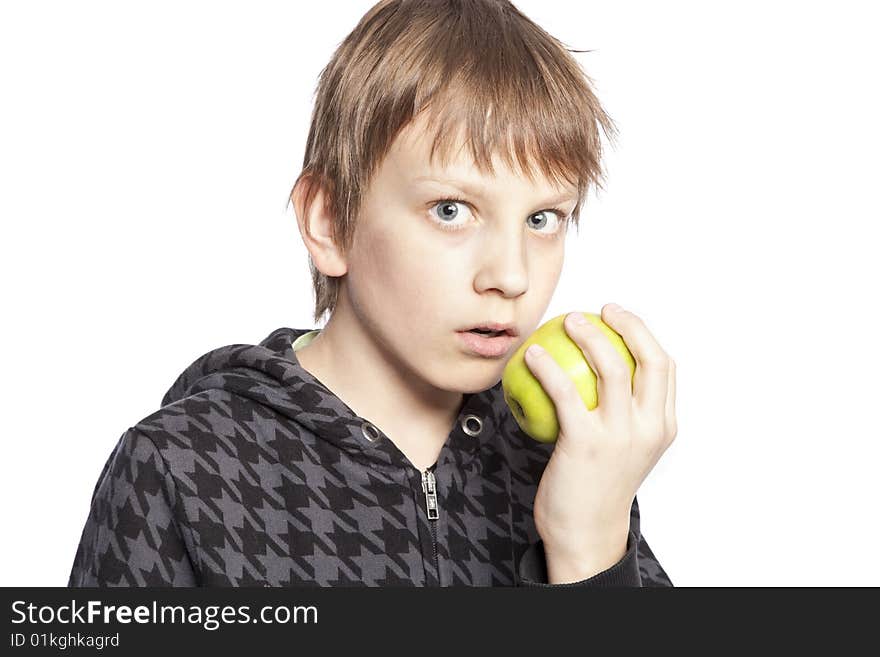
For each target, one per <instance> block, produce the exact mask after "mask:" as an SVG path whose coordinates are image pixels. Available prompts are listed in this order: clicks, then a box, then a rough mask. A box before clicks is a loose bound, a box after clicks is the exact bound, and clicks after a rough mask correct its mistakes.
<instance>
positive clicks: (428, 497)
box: [422, 470, 440, 520]
mask: <svg viewBox="0 0 880 657" xmlns="http://www.w3.org/2000/svg"><path fill="white" fill-rule="evenodd" d="M422 490H423V491H425V508H427V510H428V520H437V518H439V517H440V512H439V511H438V510H437V481H436V480H435V479H434V473H433V472H431V471H430V470H425V471H424V472H423V473H422Z"/></svg>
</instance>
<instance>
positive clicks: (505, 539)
mask: <svg viewBox="0 0 880 657" xmlns="http://www.w3.org/2000/svg"><path fill="white" fill-rule="evenodd" d="M599 127H601V128H602V129H603V130H605V131H606V134H607V133H608V132H609V131H613V124H612V123H611V121H610V119H609V118H608V117H607V116H606V115H605V113H604V112H603V110H602V108H601V106H600V105H599V103H598V101H597V100H596V98H595V96H594V95H593V93H592V92H591V90H590V87H589V85H588V83H587V79H586V77H585V76H583V74H582V73H581V72H580V69H579V67H578V65H577V64H576V62H575V61H574V60H573V59H572V58H571V57H570V55H569V54H568V52H567V51H566V50H565V49H564V48H563V47H561V46H560V45H559V42H557V41H556V40H555V39H553V38H552V37H550V36H549V35H547V34H546V33H545V32H544V31H543V30H541V29H540V28H539V27H537V26H536V25H534V24H533V23H532V22H531V21H529V20H528V19H527V18H526V17H525V16H523V15H522V14H520V13H519V12H518V11H517V10H516V8H515V7H514V6H513V5H511V4H510V3H509V2H506V1H503V0H383V1H382V2H379V3H378V4H377V5H375V6H374V7H373V8H372V9H371V10H370V11H369V12H368V13H367V14H366V15H365V16H364V17H363V18H362V20H361V21H360V23H359V24H358V25H357V27H356V28H355V29H354V31H353V32H352V33H351V34H350V35H349V36H348V37H347V38H346V39H345V41H344V42H343V43H342V44H341V45H340V47H339V49H338V50H337V52H336V53H335V55H334V57H333V58H332V60H331V62H330V63H329V65H328V66H327V67H326V69H325V70H324V71H323V73H322V76H321V80H320V83H319V89H318V93H317V97H316V103H315V109H314V114H313V117H312V125H311V130H310V134H309V138H308V142H307V146H306V156H305V162H304V167H303V171H302V173H301V174H300V176H299V178H298V180H297V182H296V184H295V186H294V188H293V190H292V192H291V199H292V201H293V203H294V206H295V211H296V216H297V221H298V224H299V228H300V232H301V235H302V237H303V240H304V241H305V244H306V246H307V248H308V251H309V254H310V267H311V272H312V278H313V284H314V288H315V297H316V308H315V321H316V322H317V321H319V319H320V318H321V317H322V316H323V315H324V314H325V313H328V312H329V313H330V318H329V320H328V322H327V324H326V326H325V327H324V328H323V329H319V330H307V329H290V328H279V329H277V330H275V331H273V332H272V333H271V334H270V335H269V336H268V337H266V338H265V339H264V340H263V341H262V342H260V343H259V344H258V345H243V344H237V345H230V346H226V347H221V348H219V349H215V350H213V351H210V352H208V353H206V354H204V355H203V356H201V357H200V358H199V359H197V360H196V361H195V362H193V363H192V364H191V365H190V366H189V367H187V368H186V369H185V370H184V371H183V373H182V374H181V375H180V376H179V378H178V379H177V380H176V381H175V383H174V384H173V385H172V387H171V389H170V390H169V391H168V392H167V394H166V395H165V397H164V398H163V400H162V407H161V408H160V409H159V410H158V411H156V412H155V413H153V414H152V415H149V416H148V417H146V418H144V419H143V420H141V421H140V422H139V423H138V424H136V425H135V426H134V427H131V428H129V429H128V430H127V431H126V432H125V433H124V434H123V436H122V437H121V439H120V441H119V443H118V444H117V446H116V449H115V451H114V452H113V454H112V455H111V456H110V458H109V459H108V461H107V463H106V465H105V466H104V470H103V472H102V473H101V476H100V478H99V481H98V484H97V486H96V488H95V491H94V495H93V498H92V506H91V511H90V514H89V517H88V520H87V522H86V526H85V529H84V530H83V534H82V540H81V542H80V545H79V549H78V551H77V554H76V558H75V562H74V564H73V569H72V572H71V575H70V581H69V585H71V586H82V585H92V586H94V585H99V586H144V585H147V586H149V585H173V586H230V585H232V586H242V585H256V586H303V585H318V586H335V585H367V586H381V585H417V586H424V585H428V586H436V585H440V586H448V585H461V584H464V585H478V586H553V585H586V586H602V585H625V586H672V583H671V581H670V580H669V578H668V576H667V575H666V573H665V572H664V570H663V568H662V567H661V566H660V564H659V563H658V561H657V559H656V558H655V557H654V555H653V554H652V552H651V550H650V548H649V547H648V544H647V542H646V541H645V538H644V536H642V535H641V532H640V528H639V524H640V523H639V511H638V503H637V500H636V498H635V492H636V490H637V488H638V485H639V484H640V483H641V481H642V480H643V479H644V477H645V476H647V474H648V472H649V471H650V470H651V468H652V467H653V465H654V464H655V463H656V461H657V459H659V457H660V455H661V454H662V452H663V451H664V450H665V448H666V447H668V444H669V443H670V442H671V440H672V438H673V437H674V434H675V417H674V367H673V364H672V362H671V360H670V359H669V358H668V357H667V356H666V355H665V353H664V352H663V351H662V350H661V349H660V348H659V346H658V345H657V344H656V342H655V341H654V340H653V338H652V337H651V336H650V334H649V333H648V332H647V330H646V329H645V328H644V325H643V324H642V323H641V321H640V320H639V319H638V318H637V317H635V316H634V315H632V314H629V313H626V312H619V313H613V312H611V310H610V308H609V307H607V306H606V307H605V309H604V310H603V319H604V320H605V321H606V322H607V323H609V324H610V325H611V326H612V327H613V328H614V329H615V330H616V331H618V332H619V333H620V334H621V335H622V336H623V338H624V340H626V342H627V345H628V346H629V347H630V349H631V351H633V354H634V356H635V357H636V359H637V361H638V364H639V369H638V370H637V372H636V378H635V385H634V388H632V389H631V387H630V380H629V372H628V370H626V369H625V366H624V365H623V362H622V360H620V359H619V358H618V357H617V356H616V354H615V352H614V351H613V348H612V347H610V344H608V343H607V341H605V340H604V338H601V337H600V338H599V340H596V335H595V334H592V333H590V332H589V331H588V330H587V329H588V328H589V327H576V326H575V325H573V324H567V325H566V330H567V331H568V332H569V334H570V335H571V337H572V339H573V340H575V341H576V342H577V343H578V344H579V345H581V346H582V348H583V350H584V353H585V356H586V357H587V359H588V361H589V362H590V364H591V367H592V368H593V370H594V371H596V372H597V374H598V377H599V398H600V406H599V407H597V408H596V409H595V410H594V411H587V409H586V407H585V406H584V405H583V403H582V402H581V401H580V398H579V397H577V395H573V396H572V395H571V391H572V389H573V388H572V387H571V386H570V381H569V380H568V379H567V377H566V375H565V374H564V373H563V371H562V370H561V369H560V368H559V367H558V366H557V365H555V363H554V362H552V359H550V358H546V357H541V356H538V357H537V358H532V357H531V355H530V356H529V358H528V360H527V363H528V366H529V367H530V369H531V370H532V372H533V373H534V374H535V376H536V377H537V378H538V379H539V381H540V382H541V384H542V386H543V387H544V388H545V390H547V392H548V394H549V395H550V396H551V398H552V399H553V401H554V404H555V405H556V408H557V414H558V416H559V420H560V426H561V431H560V435H559V439H558V440H557V442H556V443H555V444H552V445H547V444H541V443H537V442H536V441H534V440H532V439H531V438H529V437H528V436H527V435H525V434H524V433H523V432H522V431H521V430H520V429H519V427H518V426H517V424H516V422H515V420H514V419H513V417H512V415H511V414H510V412H509V409H508V408H507V406H506V404H505V402H504V399H503V394H502V390H501V385H500V378H501V373H502V371H503V368H504V365H505V363H506V362H507V359H509V357H510V356H511V355H512V354H513V352H514V351H516V348H517V347H518V346H519V345H520V344H522V342H523V341H524V340H525V339H526V338H527V337H528V336H529V334H530V333H531V332H532V331H534V329H535V328H537V326H538V325H539V323H540V320H541V318H542V316H543V314H544V312H545V311H546V308H547V306H548V304H549V301H550V298H551V295H552V293H553V290H554V288H555V286H556V283H557V281H558V278H559V274H560V271H561V268H562V260H563V255H564V241H565V235H566V230H567V227H568V224H569V222H570V221H574V222H576V221H577V218H578V215H579V211H580V207H581V204H582V201H583V199H584V198H585V196H586V193H587V192H588V190H589V187H590V186H591V185H593V184H597V185H598V184H599V182H600V179H601V176H602V172H601V165H600V156H601V146H600V140H599V134H598V129H599ZM466 147H467V148H469V149H470V150H469V151H466ZM468 155H470V157H468ZM514 155H515V159H516V161H514V157H513V156H514ZM438 156H439V157H438ZM474 329H483V330H484V331H489V330H499V329H500V330H503V331H504V332H505V333H507V336H506V337H505V336H501V337H480V336H477V335H475V333H477V331H476V330H474ZM624 374H625V375H624ZM637 411H638V412H637Z"/></svg>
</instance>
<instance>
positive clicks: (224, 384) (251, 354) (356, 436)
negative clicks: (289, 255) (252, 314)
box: [162, 327, 513, 469]
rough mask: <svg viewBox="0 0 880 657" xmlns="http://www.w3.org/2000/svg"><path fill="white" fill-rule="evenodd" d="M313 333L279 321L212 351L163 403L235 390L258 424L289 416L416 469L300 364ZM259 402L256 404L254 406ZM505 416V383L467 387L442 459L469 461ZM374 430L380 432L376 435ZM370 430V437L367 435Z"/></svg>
mask: <svg viewBox="0 0 880 657" xmlns="http://www.w3.org/2000/svg"><path fill="white" fill-rule="evenodd" d="M316 332H317V331H316V330H315V329H295V328H287V327H282V328H278V329H275V330H274V331H272V332H271V333H270V334H269V335H268V336H267V337H266V338H265V339H263V340H262V341H261V342H260V343H259V344H231V345H227V346H224V347H219V348H217V349H213V350H211V351H209V352H207V353H206V354H204V355H202V356H200V357H199V358H197V359H196V360H195V361H193V362H192V363H191V364H190V365H189V366H188V367H187V368H186V369H184V370H183V372H181V374H180V375H179V376H178V377H177V380H176V381H175V382H174V383H173V384H172V385H171V387H170V388H169V390H168V392H166V393H165V396H164V397H163V398H162V406H163V407H166V406H172V405H175V404H187V403H198V402H202V403H203V402H204V401H205V400H210V399H212V392H213V394H216V392H217V391H225V392H226V393H230V394H232V395H233V398H232V401H231V402H229V403H231V404H235V400H236V399H237V400H238V401H241V402H243V403H248V404H249V405H250V406H251V408H250V409H244V408H236V409H234V411H235V412H242V413H250V414H251V415H252V416H253V421H254V426H255V428H256V426H257V425H259V424H260V422H261V420H262V419H263V418H265V414H266V412H270V413H272V414H275V415H281V416H284V418H286V419H287V420H290V421H292V422H293V423H295V424H296V425H298V428H300V429H301V430H305V431H308V432H310V433H312V434H314V435H315V436H316V437H317V438H318V439H320V440H323V441H327V442H330V443H333V444H334V445H336V446H337V447H338V448H339V449H342V450H344V451H346V452H348V453H349V454H350V455H351V456H352V457H354V458H357V459H359V460H366V461H369V462H370V464H371V465H374V466H375V467H378V468H382V469H399V468H401V467H407V466H409V467H411V463H410V461H409V460H408V459H407V458H406V457H405V456H404V454H403V453H402V452H401V451H400V450H399V449H398V448H397V447H396V446H395V445H394V443H393V442H391V440H390V439H389V438H388V436H386V435H385V434H384V432H382V430H381V427H377V426H375V425H373V426H372V428H371V431H372V433H368V432H367V431H366V430H365V426H366V425H367V424H372V423H371V422H370V420H369V418H364V417H361V416H359V415H358V414H357V413H355V412H354V411H353V410H352V409H351V408H349V407H348V405H347V404H345V402H343V401H342V400H341V399H340V398H339V397H338V396H336V394H335V393H334V392H333V391H332V390H330V389H329V388H327V387H326V386H325V385H324V384H323V383H322V382H321V381H320V380H319V379H317V378H316V377H315V376H313V375H312V374H311V373H310V372H309V371H308V370H306V369H305V368H303V367H302V366H301V365H300V364H299V361H298V360H297V358H296V354H295V351H294V348H293V343H294V342H295V341H296V340H298V339H299V338H303V341H304V342H307V341H308V339H309V338H310V337H313V336H307V335H306V334H309V333H316ZM304 336H305V337H304ZM227 399H228V398H227ZM254 404H256V405H258V406H257V407H253V405H254ZM471 416H476V417H477V418H478V419H479V420H480V422H481V423H482V428H481V430H480V431H479V433H478V434H477V435H474V431H473V427H474V426H475V424H474V423H473V420H472V417H471ZM508 418H509V419H510V421H513V418H512V416H511V415H510V412H509V409H507V405H506V403H505V401H504V395H503V391H502V389H501V382H500V381H499V382H498V383H496V384H495V386H493V387H492V388H489V389H488V390H484V391H482V392H479V393H466V394H465V395H464V398H463V400H462V406H461V408H460V411H459V416H458V420H457V422H456V423H455V425H454V426H453V427H452V431H451V432H450V435H449V438H448V440H447V444H446V446H444V450H443V451H444V452H446V453H445V454H443V453H441V459H443V458H452V459H455V460H456V461H458V464H459V465H464V464H465V462H467V461H469V460H470V459H472V458H473V456H474V455H475V454H477V453H478V452H479V451H480V450H481V449H482V448H483V447H484V446H485V445H486V443H487V442H489V441H490V440H492V439H493V437H495V439H497V435H498V434H499V432H500V431H501V428H502V425H503V423H504V422H505V421H506V420H507V419H508ZM270 419H277V418H270ZM376 433H378V436H379V437H378V438H375V436H376ZM368 436H369V438H371V439H367V437H368ZM447 448H448V450H447ZM438 463H439V460H438Z"/></svg>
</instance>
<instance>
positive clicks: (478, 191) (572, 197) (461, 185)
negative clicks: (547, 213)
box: [412, 176, 578, 205]
mask: <svg viewBox="0 0 880 657" xmlns="http://www.w3.org/2000/svg"><path fill="white" fill-rule="evenodd" d="M412 181H413V182H414V183H423V182H430V183H437V184H440V185H447V186H449V187H455V188H456V189H458V190H459V191H460V192H463V193H465V194H467V195H468V196H473V197H474V198H479V199H485V198H486V193H485V188H484V187H482V186H481V185H476V184H471V183H469V182H467V181H463V180H454V179H451V178H447V179H443V178H435V177H433V176H416V177H415V178H413V180H412ZM577 198H578V197H577V192H576V191H569V192H565V193H563V194H560V195H559V196H556V197H554V198H551V199H548V200H547V201H544V203H545V204H547V205H556V204H557V203H562V202H564V201H576V200H577Z"/></svg>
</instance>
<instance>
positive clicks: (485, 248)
mask: <svg viewBox="0 0 880 657" xmlns="http://www.w3.org/2000/svg"><path fill="white" fill-rule="evenodd" d="M488 237H489V240H488V241H489V243H488V244H483V245H481V249H480V253H478V254H477V258H478V259H479V262H480V266H479V268H478V269H477V275H476V277H475V278H474V288H475V290H476V291H477V292H479V293H484V292H487V291H490V290H497V291H499V292H500V293H501V294H502V295H503V296H505V297H510V298H514V297H517V296H520V295H521V294H524V293H525V291H526V290H528V289H529V263H528V254H527V252H526V244H525V235H524V234H523V231H522V227H521V226H518V227H517V229H514V228H510V227H507V228H500V229H498V230H496V231H492V232H491V235H489V236H488Z"/></svg>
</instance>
